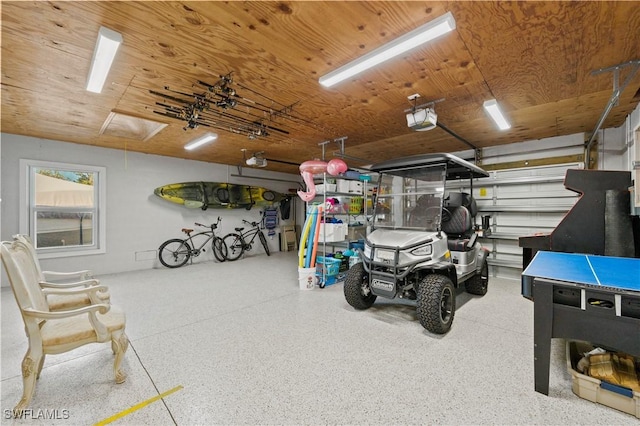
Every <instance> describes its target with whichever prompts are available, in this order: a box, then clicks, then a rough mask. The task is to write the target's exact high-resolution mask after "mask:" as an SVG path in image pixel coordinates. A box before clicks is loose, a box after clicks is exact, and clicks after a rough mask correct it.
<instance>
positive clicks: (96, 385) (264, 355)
mask: <svg viewBox="0 0 640 426" xmlns="http://www.w3.org/2000/svg"><path fill="white" fill-rule="evenodd" d="M99 278H100V279H101V281H102V283H103V284H105V285H108V286H109V287H110V289H111V297H112V303H113V304H116V305H119V306H120V307H122V308H123V309H124V310H125V311H126V313H127V334H128V335H129V338H130V341H131V346H130V348H129V351H128V352H127V354H126V358H125V361H124V362H123V366H124V369H125V370H126V372H127V373H128V379H127V381H126V382H125V383H124V384H122V385H115V384H113V382H112V370H111V362H112V354H111V351H110V347H109V345H108V344H104V345H89V346H85V347H83V348H80V349H78V350H75V351H73V352H70V353H67V354H64V355H54V356H48V357H47V359H46V362H45V365H44V369H43V371H42V375H41V377H40V380H39V381H38V385H37V388H36V393H35V396H34V398H33V400H32V402H31V405H30V408H32V409H33V411H32V412H31V413H28V414H29V415H30V416H29V418H25V419H21V420H9V419H7V411H6V410H10V409H11V408H12V407H13V406H14V405H15V403H16V402H17V401H18V399H19V398H20V395H21V389H22V380H21V378H20V363H21V359H22V356H23V355H24V352H25V350H26V338H25V336H24V332H23V326H22V323H21V320H20V316H19V312H18V310H17V308H16V306H15V302H14V301H13V296H12V294H11V292H10V290H9V289H7V288H3V289H2V291H1V293H0V294H1V297H2V300H1V302H2V305H1V307H2V340H1V343H2V405H1V408H2V409H3V416H2V424H29V425H33V424H65V425H69V424H74V425H76V424H77V425H88V424H95V423H96V422H99V421H102V420H105V419H108V418H110V417H112V416H114V415H116V414H118V413H122V414H124V416H123V417H121V418H120V419H118V420H117V421H116V422H115V423H114V424H122V425H125V424H126V425H139V424H149V425H171V424H177V425H209V424H225V425H228V424H296V425H297V424H313V425H316V424H385V425H388V424H396V425H398V424H464V425H466V424H491V425H495V424H509V425H515V424H548V425H558V424H563V425H586V424H602V425H604V424H606V425H611V424H638V420H637V419H636V418H635V417H633V416H631V415H628V414H624V413H621V412H619V411H616V410H614V409H611V408H608V407H604V406H601V405H598V404H594V403H591V402H589V401H586V400H583V399H580V398H578V397H577V396H575V395H574V394H573V393H572V391H571V377H570V375H569V374H568V373H567V368H566V361H565V353H564V347H565V346H564V345H565V342H564V341H563V340H559V339H556V340H554V343H553V346H552V365H551V377H550V390H549V396H544V395H541V394H538V393H536V392H534V390H533V360H532V359H533V355H532V354H533V326H532V321H533V303H531V302H530V301H528V300H526V299H524V298H523V297H522V296H521V295H520V284H519V282H517V281H510V280H505V279H499V278H492V279H491V281H490V287H489V292H488V293H487V295H486V296H484V297H477V296H471V295H468V294H466V293H461V294H459V295H458V298H457V302H458V310H457V312H456V317H455V321H454V324H453V328H452V329H451V331H450V332H449V333H448V334H446V335H444V336H440V335H434V334H430V333H429V332H426V331H425V330H424V329H423V328H422V327H421V326H420V324H419V322H418V321H417V319H416V316H415V309H414V308H413V306H412V305H411V304H410V303H409V302H403V301H400V300H381V299H378V301H377V302H376V304H375V305H374V306H373V307H372V308H371V309H369V310H367V311H363V312H360V311H355V310H354V309H352V308H351V307H350V306H349V305H348V304H347V303H346V302H345V301H344V297H343V295H342V285H341V284H336V285H333V286H329V287H327V288H325V289H323V290H320V289H316V290H313V291H301V290H299V289H298V273H297V268H296V257H295V253H291V252H290V253H274V254H273V255H272V256H271V257H266V256H265V255H264V254H260V255H254V256H249V257H246V258H244V259H241V260H238V261H236V262H225V263H216V262H212V261H208V262H203V263H197V264H194V265H190V266H187V267H184V268H181V269H175V270H170V269H154V270H148V271H137V272H129V273H121V274H113V275H106V276H102V277H99ZM176 389H177V390H176ZM170 390H175V392H173V393H171V394H169V395H167V396H165V397H164V398H163V399H158V400H156V401H153V402H150V403H149V404H147V405H144V406H142V407H140V408H138V409H136V405H137V404H140V403H142V402H145V401H148V400H150V399H151V398H154V397H156V396H157V395H159V394H162V393H164V392H167V391H170ZM34 417H35V419H34ZM46 417H57V419H55V418H54V419H46Z"/></svg>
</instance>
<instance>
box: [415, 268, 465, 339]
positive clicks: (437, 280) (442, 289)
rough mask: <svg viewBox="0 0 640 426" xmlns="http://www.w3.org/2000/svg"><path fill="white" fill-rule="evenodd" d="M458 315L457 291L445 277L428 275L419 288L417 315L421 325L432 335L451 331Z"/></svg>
mask: <svg viewBox="0 0 640 426" xmlns="http://www.w3.org/2000/svg"><path fill="white" fill-rule="evenodd" d="M455 313H456V290H455V288H454V286H453V283H452V282H451V280H450V279H449V278H447V277H445V276H444V275H438V274H432V275H427V276H426V277H425V278H424V279H423V280H422V281H421V282H420V285H419V286H418V307H417V314H418V319H419V320H420V324H421V325H422V326H423V327H424V328H426V329H427V330H429V331H430V332H432V333H436V334H444V333H446V332H448V331H449V329H450V328H451V324H452V323H453V317H454V315H455Z"/></svg>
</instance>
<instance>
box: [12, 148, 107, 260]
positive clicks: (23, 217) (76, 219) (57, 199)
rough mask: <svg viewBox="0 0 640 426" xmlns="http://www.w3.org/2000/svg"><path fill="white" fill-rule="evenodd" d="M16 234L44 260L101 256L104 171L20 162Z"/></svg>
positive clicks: (76, 166)
mask: <svg viewBox="0 0 640 426" xmlns="http://www.w3.org/2000/svg"><path fill="white" fill-rule="evenodd" d="M20 170H21V176H22V179H21V181H20V187H21V194H23V195H22V196H23V197H24V199H22V200H21V203H20V205H21V209H20V210H21V211H20V232H21V233H23V234H28V235H29V236H30V237H31V239H32V240H33V242H34V245H35V247H36V249H37V251H38V255H39V256H40V257H42V258H47V257H63V256H74V255H85V254H97V253H104V252H105V223H106V221H105V215H104V212H105V199H106V196H105V194H106V168H104V167H95V166H82V165H77V164H64V163H53V162H48V161H35V160H20Z"/></svg>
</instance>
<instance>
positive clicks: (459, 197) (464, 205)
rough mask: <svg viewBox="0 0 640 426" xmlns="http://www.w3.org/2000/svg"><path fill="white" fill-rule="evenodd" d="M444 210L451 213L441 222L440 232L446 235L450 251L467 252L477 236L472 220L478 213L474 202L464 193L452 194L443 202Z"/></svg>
mask: <svg viewBox="0 0 640 426" xmlns="http://www.w3.org/2000/svg"><path fill="white" fill-rule="evenodd" d="M444 205H445V208H446V209H447V210H448V211H449V212H450V213H451V214H450V217H448V218H446V219H447V220H444V219H445V218H443V222H442V230H443V231H444V232H445V233H446V234H447V238H448V239H447V242H448V246H449V250H451V251H469V250H471V248H472V247H473V245H474V244H475V242H476V239H477V236H478V234H476V233H475V232H474V230H473V219H474V218H475V215H476V214H477V212H478V207H477V205H476V200H474V199H473V197H472V196H471V195H470V194H467V193H465V192H452V193H450V194H449V196H448V197H447V198H446V200H445V203H444Z"/></svg>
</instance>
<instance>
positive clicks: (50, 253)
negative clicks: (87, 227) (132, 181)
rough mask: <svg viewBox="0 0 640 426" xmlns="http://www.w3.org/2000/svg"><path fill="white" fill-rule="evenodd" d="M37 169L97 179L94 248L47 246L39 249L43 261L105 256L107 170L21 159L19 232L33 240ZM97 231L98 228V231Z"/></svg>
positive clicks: (92, 246)
mask: <svg viewBox="0 0 640 426" xmlns="http://www.w3.org/2000/svg"><path fill="white" fill-rule="evenodd" d="M35 169H52V170H68V171H77V172H91V173H95V179H94V208H93V214H94V224H95V225H97V226H96V227H94V239H93V244H92V245H86V246H73V247H44V248H38V249H37V252H38V257H40V258H41V259H48V258H56V257H71V256H84V255H90V254H103V253H106V252H107V246H106V230H107V220H106V214H105V212H106V211H107V169H106V167H100V166H86V165H81V164H69V163H57V162H53V161H39V160H29V159H20V233H21V234H26V235H29V236H30V237H31V238H32V239H33V240H34V241H35V238H36V235H35V232H34V221H35V212H36V209H35V179H34V176H35ZM96 228H97V229H96Z"/></svg>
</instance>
